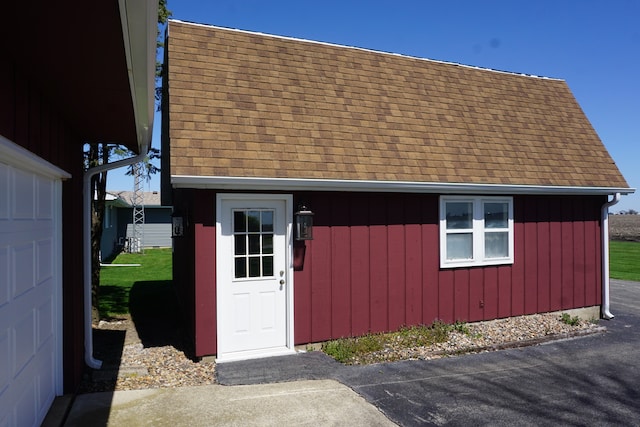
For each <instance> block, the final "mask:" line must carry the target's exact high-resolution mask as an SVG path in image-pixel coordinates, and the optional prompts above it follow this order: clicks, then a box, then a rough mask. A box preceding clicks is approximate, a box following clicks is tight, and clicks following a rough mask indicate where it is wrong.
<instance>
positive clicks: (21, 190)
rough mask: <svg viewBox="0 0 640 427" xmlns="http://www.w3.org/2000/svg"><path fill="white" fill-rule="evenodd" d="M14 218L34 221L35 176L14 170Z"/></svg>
mask: <svg viewBox="0 0 640 427" xmlns="http://www.w3.org/2000/svg"><path fill="white" fill-rule="evenodd" d="M10 193H13V200H12V202H13V203H11V204H12V205H13V212H12V215H11V216H12V218H14V219H32V218H33V217H34V212H35V209H34V207H35V206H34V175H33V174H32V173H28V172H23V171H21V170H19V169H14V173H13V191H10Z"/></svg>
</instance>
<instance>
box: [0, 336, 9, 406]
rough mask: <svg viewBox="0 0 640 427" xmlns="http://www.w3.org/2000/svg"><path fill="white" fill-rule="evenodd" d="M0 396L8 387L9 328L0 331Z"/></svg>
mask: <svg viewBox="0 0 640 427" xmlns="http://www.w3.org/2000/svg"><path fill="white" fill-rule="evenodd" d="M0 364H1V365H0V366H3V367H5V368H3V369H0V396H1V394H2V392H3V391H4V390H5V389H6V388H7V386H8V385H9V379H10V378H11V376H10V375H9V366H11V349H10V348H9V328H3V329H2V330H0ZM0 407H2V406H0Z"/></svg>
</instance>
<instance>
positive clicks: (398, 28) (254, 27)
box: [108, 0, 640, 212]
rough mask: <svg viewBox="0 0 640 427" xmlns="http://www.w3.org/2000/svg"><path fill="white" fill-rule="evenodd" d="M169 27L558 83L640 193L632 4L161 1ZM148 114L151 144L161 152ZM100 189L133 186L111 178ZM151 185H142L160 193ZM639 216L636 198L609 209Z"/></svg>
mask: <svg viewBox="0 0 640 427" xmlns="http://www.w3.org/2000/svg"><path fill="white" fill-rule="evenodd" d="M167 6H168V8H169V10H170V11H171V12H172V14H173V16H172V18H173V19H179V20H183V21H189V22H197V23H202V24H210V25H216V26H221V27H227V28H237V29H241V30H248V31H256V32H261V33H266V34H274V35H280V36H287V37H295V38H300V39H306V40H315V41H321V42H328V43H334V44H339V45H345V46H356V47H361V48H367V49H372V50H377V51H383V52H391V53H398V54H403V55H409V56H415V57H420V58H429V59H434V60H439V61H447V62H455V63H461V64H465V65H471V66H478V67H483V68H491V69H496V70H501V71H509V72H515V73H523V74H532V75H538V76H544V77H553V78H559V79H562V80H565V81H566V82H567V84H568V85H569V87H570V89H571V90H572V92H573V94H574V96H575V97H576V99H577V100H578V103H579V104H580V105H581V107H582V109H583V110H584V112H585V114H586V115H587V117H588V118H589V120H590V121H591V124H592V125H593V127H594V128H595V130H596V132H597V133H598V135H599V136H600V139H601V140H602V141H603V142H604V144H605V146H606V148H607V149H608V150H609V153H610V154H611V156H612V157H613V159H614V161H615V162H616V164H617V166H618V168H619V169H620V171H621V172H622V174H623V175H624V177H625V178H626V180H627V182H628V183H629V186H630V187H632V188H637V189H640V1H637V0H606V1H605V0H536V1H513V0H481V1H478V0H447V1H429V0H412V1H409V0H393V1H391V0H389V1H376V0H368V1H364V0H337V1H336V0H323V1H305V0H295V1H277V0H273V1H265V0H236V1H231V0H229V1H223V0H217V1H209V0H201V1H196V0H168V4H167ZM159 125H160V116H159V115H158V114H156V118H155V123H154V133H153V146H154V147H158V148H159V147H160V126H159ZM108 187H109V189H111V190H129V189H132V187H133V179H132V178H131V177H124V174H122V173H118V172H110V177H109V184H108ZM159 187H160V177H159V176H155V177H153V178H152V179H151V181H150V182H149V183H147V184H145V190H147V191H149V190H159V189H160V188H159ZM629 209H635V210H637V211H640V195H639V194H633V195H629V196H624V197H622V200H621V201H620V203H619V204H618V205H616V206H614V207H613V208H612V209H611V210H612V211H613V212H619V211H621V210H629Z"/></svg>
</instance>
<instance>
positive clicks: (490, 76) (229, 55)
mask: <svg viewBox="0 0 640 427" xmlns="http://www.w3.org/2000/svg"><path fill="white" fill-rule="evenodd" d="M168 34H169V38H168V41H167V45H166V48H167V49H168V52H167V54H168V91H169V96H168V101H169V129H170V130H169V137H170V145H171V149H170V158H169V163H170V173H171V175H172V176H176V175H189V176H223V177H263V178H297V179H306V178H315V179H318V178H319V179H327V180H382V181H411V182H435V183H476V184H506V185H544V186H547V185H550V186H578V187H583V186H584V187H618V188H623V187H624V188H627V187H628V185H627V183H626V182H625V180H624V178H623V177H622V175H621V174H620V172H619V170H618V168H617V167H616V165H615V164H614V162H613V160H612V158H611V156H610V155H609V153H608V152H607V150H606V149H605V147H604V146H603V144H602V142H601V141H600V139H599V138H598V135H597V134H596V132H595V131H594V129H593V127H592V126H591V124H590V123H589V121H588V119H587V118H586V117H585V115H584V113H583V112H582V110H581V108H580V106H579V105H578V103H577V102H576V100H575V98H574V97H573V95H572V94H571V91H570V90H569V88H568V86H567V84H566V83H565V82H564V81H561V80H554V79H545V78H538V77H530V76H523V75H516V74H510V73H503V72H497V71H492V70H486V69H478V68H472V67H466V66H460V65H457V64H450V63H441V62H437V61H430V60H424V59H417V58H411V57H403V56H399V55H392V54H386V53H379V52H372V51H367V50H363V49H357V48H349V47H341V46H335V45H328V44H322V43H316V42H309V41H303V40H293V39H287V38H282V37H276V36H269V35H262V34H253V33H248V32H241V31H236V30H227V29H221V28H217V27H209V26H203V25H196V24H189V23H183V22H176V21H172V22H170V23H169V30H168Z"/></svg>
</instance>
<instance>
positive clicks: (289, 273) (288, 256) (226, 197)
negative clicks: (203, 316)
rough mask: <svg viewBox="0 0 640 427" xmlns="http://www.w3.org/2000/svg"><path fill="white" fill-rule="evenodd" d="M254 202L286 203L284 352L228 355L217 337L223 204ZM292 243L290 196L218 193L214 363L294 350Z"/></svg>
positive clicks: (288, 352)
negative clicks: (215, 351)
mask: <svg viewBox="0 0 640 427" xmlns="http://www.w3.org/2000/svg"><path fill="white" fill-rule="evenodd" d="M234 200H237V201H244V202H246V201H253V200H255V201H256V202H259V201H261V200H266V201H283V202H284V204H285V230H286V231H285V242H286V253H285V265H286V267H285V276H284V280H285V283H286V287H285V290H286V296H285V299H286V302H285V305H286V310H287V313H286V350H285V351H282V352H278V353H274V352H262V351H248V352H243V353H242V354H240V353H233V354H230V353H227V354H225V353H224V352H221V351H220V349H221V347H222V348H223V349H224V345H223V346H221V345H220V337H221V336H223V334H221V332H222V328H223V327H224V321H222V322H221V315H220V306H221V304H223V303H224V302H223V292H222V290H221V286H218V284H220V283H222V281H223V274H222V272H221V270H222V269H221V262H220V259H221V254H222V251H223V250H227V249H228V248H226V247H223V244H222V241H223V237H222V203H223V202H228V201H234ZM292 242H293V195H291V194H246V193H242V194H236V193H218V194H217V195H216V320H217V321H216V324H217V331H216V341H217V348H218V354H217V357H216V362H218V363H222V362H229V361H234V360H244V359H253V358H260V357H268V356H275V355H281V354H290V353H293V352H294V351H295V350H294V338H293V337H294V334H293V325H294V321H293V289H294V286H293V285H294V284H293V260H292V246H293V245H292Z"/></svg>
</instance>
